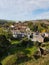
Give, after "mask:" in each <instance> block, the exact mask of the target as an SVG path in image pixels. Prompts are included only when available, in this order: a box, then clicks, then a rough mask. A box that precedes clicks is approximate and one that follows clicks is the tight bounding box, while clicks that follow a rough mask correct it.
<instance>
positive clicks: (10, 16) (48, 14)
mask: <svg viewBox="0 0 49 65" xmlns="http://www.w3.org/2000/svg"><path fill="white" fill-rule="evenodd" d="M0 19H7V20H34V19H49V0H0Z"/></svg>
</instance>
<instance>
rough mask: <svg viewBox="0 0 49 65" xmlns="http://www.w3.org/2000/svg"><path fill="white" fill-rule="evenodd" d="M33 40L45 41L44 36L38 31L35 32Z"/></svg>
mask: <svg viewBox="0 0 49 65" xmlns="http://www.w3.org/2000/svg"><path fill="white" fill-rule="evenodd" d="M31 40H32V41H38V42H44V38H43V37H42V36H41V35H40V34H39V35H36V33H33V38H32V39H31Z"/></svg>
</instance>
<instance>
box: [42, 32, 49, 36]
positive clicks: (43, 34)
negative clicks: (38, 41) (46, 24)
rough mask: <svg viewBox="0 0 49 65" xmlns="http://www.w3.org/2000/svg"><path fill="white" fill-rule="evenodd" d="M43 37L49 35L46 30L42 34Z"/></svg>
mask: <svg viewBox="0 0 49 65" xmlns="http://www.w3.org/2000/svg"><path fill="white" fill-rule="evenodd" d="M41 35H42V36H43V37H49V33H47V32H45V33H42V34H41Z"/></svg>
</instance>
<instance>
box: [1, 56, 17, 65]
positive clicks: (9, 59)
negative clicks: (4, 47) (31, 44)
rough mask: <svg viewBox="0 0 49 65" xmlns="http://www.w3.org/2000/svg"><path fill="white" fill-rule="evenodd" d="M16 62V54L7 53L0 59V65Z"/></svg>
mask: <svg viewBox="0 0 49 65" xmlns="http://www.w3.org/2000/svg"><path fill="white" fill-rule="evenodd" d="M15 62H16V56H15V55H9V56H7V57H6V58H5V59H3V60H2V61H1V63H2V65H8V63H9V64H10V65H12V64H14V63H15Z"/></svg>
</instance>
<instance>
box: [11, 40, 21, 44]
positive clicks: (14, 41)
mask: <svg viewBox="0 0 49 65" xmlns="http://www.w3.org/2000/svg"><path fill="white" fill-rule="evenodd" d="M19 42H20V41H19V40H12V41H11V44H18V43H19Z"/></svg>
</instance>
